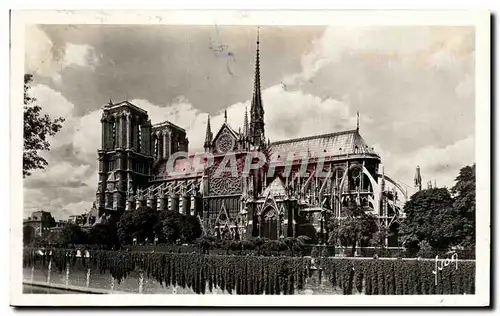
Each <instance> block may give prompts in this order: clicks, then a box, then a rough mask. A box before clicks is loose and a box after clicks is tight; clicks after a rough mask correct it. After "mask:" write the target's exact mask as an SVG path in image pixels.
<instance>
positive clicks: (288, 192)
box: [95, 39, 421, 247]
mask: <svg viewBox="0 0 500 316" xmlns="http://www.w3.org/2000/svg"><path fill="white" fill-rule="evenodd" d="M256 44H257V45H256V59H255V74H254V76H255V78H254V87H253V96H252V100H251V107H250V112H249V113H247V112H246V111H245V113H244V123H243V126H241V127H238V129H235V128H234V127H233V126H231V125H230V122H228V121H227V115H225V120H224V123H222V126H220V127H219V128H218V129H214V131H215V132H216V133H215V134H214V133H213V132H212V126H211V125H210V118H208V121H207V126H206V134H205V142H204V153H203V154H204V155H205V156H206V157H208V156H210V158H211V160H212V161H211V164H205V165H204V167H203V168H199V167H198V166H199V160H200V155H198V154H197V155H178V153H187V152H188V148H189V141H188V138H187V135H186V131H185V130H184V129H183V128H182V127H180V126H177V125H175V124H173V123H171V122H168V121H166V122H161V123H157V124H152V122H151V118H150V117H149V116H148V113H147V112H146V111H144V110H143V109H141V108H139V107H137V106H135V105H133V104H131V103H130V102H128V101H123V102H119V103H113V102H112V101H111V100H110V102H109V104H106V105H105V106H104V108H103V115H102V119H101V128H102V141H101V148H100V149H99V150H98V159H99V177H98V178H99V183H98V185H97V192H96V202H95V205H96V208H97V209H98V214H99V215H98V216H99V217H100V218H108V219H109V218H115V219H116V218H118V217H119V216H120V214H121V213H122V212H124V211H133V210H134V209H136V208H138V207H141V206H148V207H151V208H152V209H154V210H157V211H165V210H170V211H175V212H181V213H183V214H191V215H194V216H197V217H198V218H199V220H200V221H201V223H202V226H203V229H204V232H205V233H207V234H212V235H214V236H226V237H229V238H234V239H245V238H249V237H251V236H261V237H267V238H270V239H278V238H281V237H288V236H299V235H307V236H309V237H311V238H312V240H313V241H315V242H318V243H321V242H324V241H325V238H326V236H327V231H326V225H325V219H326V218H331V217H337V218H342V217H343V216H345V215H344V210H345V207H346V206H348V205H349V204H350V203H356V204H358V205H362V206H363V207H365V208H366V209H368V210H369V212H372V213H373V214H374V215H376V217H377V218H378V220H379V224H380V225H384V226H385V227H387V228H388V229H390V231H391V232H392V234H391V236H390V237H388V238H387V240H386V245H387V246H393V247H397V246H399V245H398V238H397V235H398V234H397V233H398V227H399V222H400V220H401V219H402V218H404V214H403V213H402V209H403V205H404V203H405V201H406V200H407V199H408V198H409V196H410V195H411V194H412V193H413V192H414V191H415V190H419V188H421V178H420V173H419V170H418V169H417V173H418V177H417V176H416V177H415V187H412V188H408V187H405V186H404V185H403V184H401V183H400V182H397V181H394V180H393V179H391V178H390V177H389V176H388V175H387V174H385V172H384V167H383V165H382V161H381V158H380V156H379V155H378V154H377V153H376V152H375V151H374V149H373V148H372V147H370V146H369V145H368V144H367V143H366V142H365V141H364V139H363V137H362V136H361V134H360V129H359V115H358V124H357V126H356V128H355V129H352V130H346V131H332V133H329V134H323V135H315V136H308V137H301V138H295V139H289V140H283V141H276V142H272V141H270V140H269V139H266V137H265V131H266V128H265V114H264V113H265V111H264V104H263V100H262V97H261V86H260V55H259V40H258V39H257V43H256ZM153 119H154V118H153ZM202 156H203V155H202ZM227 157H230V159H228V158H227ZM249 157H250V163H252V164H253V165H258V167H257V168H252V169H248V168H245V164H246V163H248V159H249ZM259 157H265V161H264V162H263V163H261V164H258V163H257V160H258V159H259ZM195 160H198V161H195ZM201 160H202V162H203V158H201ZM205 161H206V158H205ZM228 161H229V162H230V164H232V165H234V168H233V169H234V170H230V171H227V169H225V168H223V170H224V171H223V172H217V171H218V170H220V168H221V167H225V165H226V164H227V163H228ZM408 190H410V191H411V192H408ZM412 190H413V191H412Z"/></svg>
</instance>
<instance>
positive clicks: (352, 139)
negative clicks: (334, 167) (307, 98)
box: [270, 130, 378, 161]
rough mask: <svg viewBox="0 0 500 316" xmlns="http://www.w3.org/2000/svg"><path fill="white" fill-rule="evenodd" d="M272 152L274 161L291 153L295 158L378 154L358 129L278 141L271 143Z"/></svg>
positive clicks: (282, 158)
mask: <svg viewBox="0 0 500 316" xmlns="http://www.w3.org/2000/svg"><path fill="white" fill-rule="evenodd" d="M270 154H271V159H272V160H273V161H280V160H284V159H286V158H287V157H289V155H293V156H292V157H294V158H295V159H300V158H303V157H310V158H319V157H332V156H344V155H356V154H358V155H359V154H361V155H362V154H368V155H377V153H376V152H375V150H374V149H373V148H371V147H369V146H368V145H367V144H366V142H365V140H364V139H363V137H361V135H360V134H359V132H358V130H349V131H343V132H337V133H330V134H323V135H315V136H309V137H302V138H295V139H289V140H284V141H277V142H274V143H271V147H270ZM377 156H378V155H377Z"/></svg>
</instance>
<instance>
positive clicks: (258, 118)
mask: <svg viewBox="0 0 500 316" xmlns="http://www.w3.org/2000/svg"><path fill="white" fill-rule="evenodd" d="M259 44H260V37H259V29H258V28H257V45H256V56H255V78H254V87H253V97H252V105H251V107H250V138H251V141H252V143H253V144H254V145H256V146H259V145H261V144H265V139H266V138H265V137H264V108H263V106H262V97H261V91H260V54H259V53H260V51H259Z"/></svg>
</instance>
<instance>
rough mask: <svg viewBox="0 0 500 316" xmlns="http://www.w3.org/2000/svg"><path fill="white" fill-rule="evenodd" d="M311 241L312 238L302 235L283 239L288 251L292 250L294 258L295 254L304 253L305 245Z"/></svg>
mask: <svg viewBox="0 0 500 316" xmlns="http://www.w3.org/2000/svg"><path fill="white" fill-rule="evenodd" d="M309 240H311V238H310V237H308V236H305V235H301V236H298V237H286V238H284V239H283V242H284V243H285V245H286V246H287V247H288V249H290V252H291V253H292V257H293V256H294V254H295V252H302V251H303V250H304V245H305V244H306V242H308V241H309Z"/></svg>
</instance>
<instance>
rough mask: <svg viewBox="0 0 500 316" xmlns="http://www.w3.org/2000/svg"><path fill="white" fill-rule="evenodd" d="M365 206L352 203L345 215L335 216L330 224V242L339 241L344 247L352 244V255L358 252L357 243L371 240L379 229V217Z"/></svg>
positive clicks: (345, 210)
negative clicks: (369, 211)
mask: <svg viewBox="0 0 500 316" xmlns="http://www.w3.org/2000/svg"><path fill="white" fill-rule="evenodd" d="M367 211H368V209H366V208H365V207H363V206H360V205H357V204H356V203H350V204H349V205H348V206H347V207H346V208H345V209H344V213H345V215H346V216H345V217H344V218H341V219H336V218H333V219H332V220H331V222H330V223H329V224H327V225H329V227H328V228H329V231H330V236H329V238H328V241H329V243H333V244H335V243H337V241H339V242H340V244H341V245H342V246H344V247H346V246H349V245H351V256H354V254H355V252H356V245H357V244H358V243H361V242H366V241H369V240H371V239H372V238H373V235H374V234H375V233H376V232H377V231H378V226H377V219H376V217H375V216H373V215H371V214H370V213H368V212H367Z"/></svg>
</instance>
